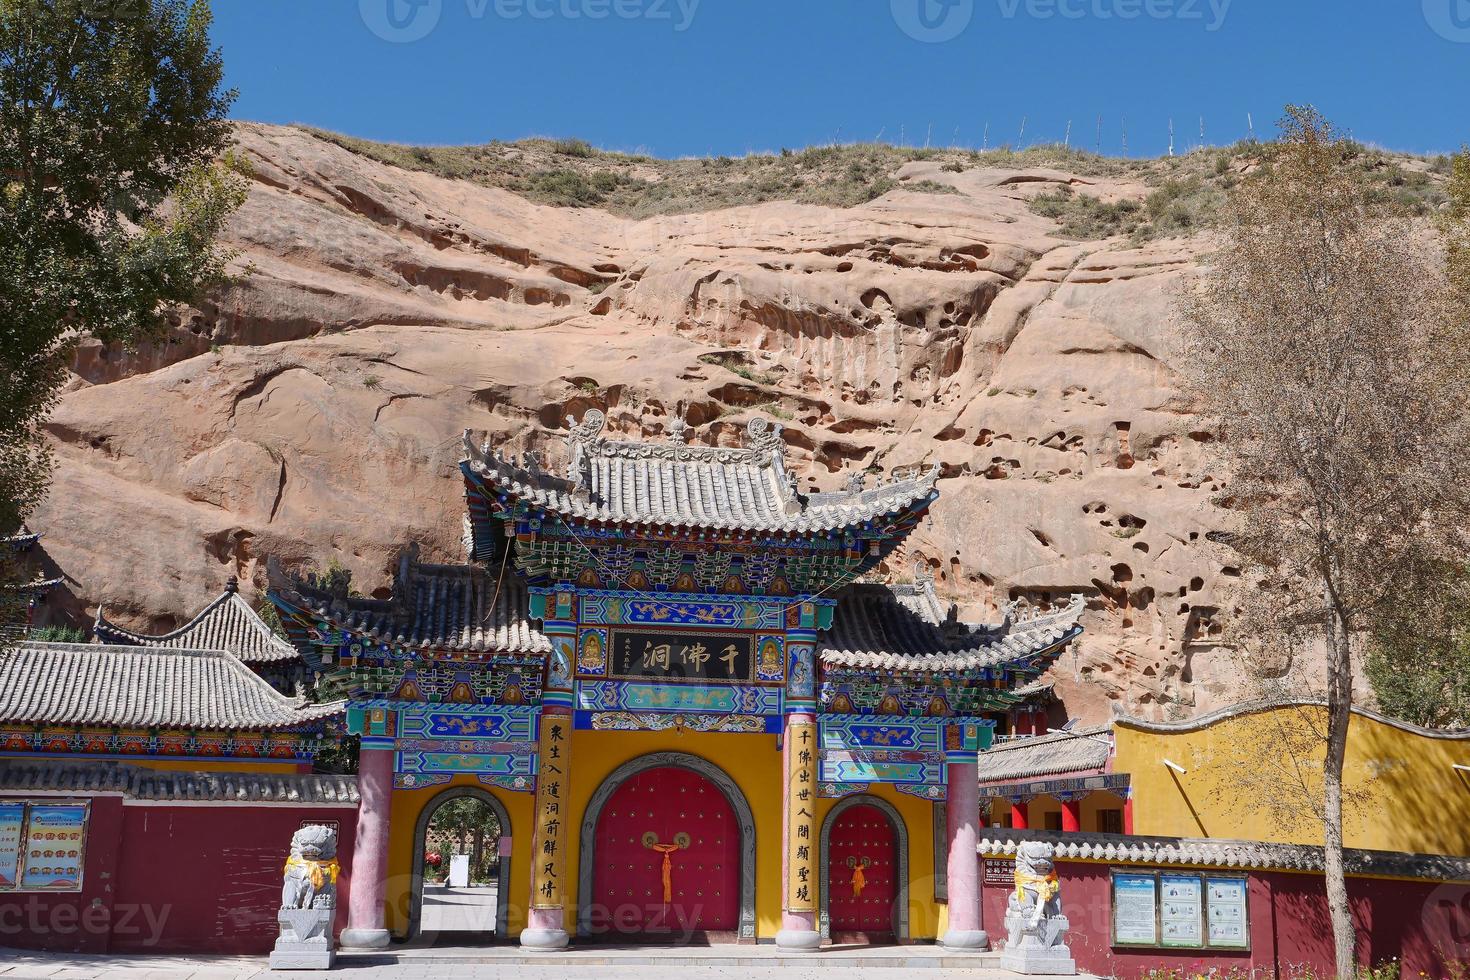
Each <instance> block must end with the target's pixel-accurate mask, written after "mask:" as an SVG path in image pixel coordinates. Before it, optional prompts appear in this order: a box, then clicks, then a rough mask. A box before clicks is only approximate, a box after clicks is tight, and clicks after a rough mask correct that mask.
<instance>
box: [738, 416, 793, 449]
mask: <svg viewBox="0 0 1470 980" xmlns="http://www.w3.org/2000/svg"><path fill="white" fill-rule="evenodd" d="M781 433H782V429H781V423H780V422H775V423H772V422H770V421H768V420H767V419H765V418H763V417H761V416H759V415H757V416H756V417H755V418H753V419H751V420H750V421H749V422H747V423H746V425H745V440H744V441H745V448H746V449H749V450H750V451H751V452H752V453H754V454H757V455H762V456H775V457H776V458H777V459H780V458H783V457H784V456H785V455H786V438H785V436H783V435H782V434H781Z"/></svg>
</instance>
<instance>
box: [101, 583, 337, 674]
mask: <svg viewBox="0 0 1470 980" xmlns="http://www.w3.org/2000/svg"><path fill="white" fill-rule="evenodd" d="M92 632H93V634H94V635H95V636H96V638H97V640H98V641H99V642H101V643H110V644H115V645H118V646H141V647H156V648H160V649H170V650H225V651H228V652H229V653H232V654H234V655H235V657H236V658H237V659H239V660H240V661H241V662H242V663H244V664H246V665H248V666H249V667H250V668H251V669H252V670H254V671H255V672H256V673H257V674H259V675H260V676H261V677H263V678H265V679H266V681H267V682H269V683H270V685H271V686H272V687H274V688H275V689H276V690H278V691H282V692H284V693H290V694H295V693H299V692H298V689H299V688H302V687H304V686H306V684H307V681H308V677H307V672H306V669H305V665H304V664H303V663H302V660H301V654H300V653H298V652H297V650H296V648H295V647H294V646H292V645H291V644H290V643H289V642H287V641H286V640H284V639H282V638H281V637H280V636H277V635H276V633H275V631H274V630H272V629H271V628H270V626H269V625H267V624H266V622H265V621H264V620H263V619H261V618H260V614H259V613H257V612H256V611H255V610H254V609H252V608H251V606H250V603H249V602H248V601H246V599H245V597H244V596H242V595H241V594H240V584H239V580H238V579H236V578H235V577H234V576H233V575H231V576H230V578H229V580H228V581H227V582H226V583H225V590H224V591H223V592H221V593H220V594H219V596H218V597H216V598H215V599H213V600H212V601H210V602H209V604H208V605H206V606H205V607H204V608H203V609H201V610H200V611H199V612H198V613H197V614H196V615H195V616H194V617H193V618H192V619H190V620H189V621H188V622H187V623H185V624H184V625H182V626H180V627H179V628H178V629H175V630H171V631H169V632H167V633H160V634H148V633H138V632H135V631H133V630H129V629H126V628H124V627H122V626H118V625H117V624H115V623H112V622H111V621H109V620H108V618H107V613H106V611H105V610H104V609H103V608H102V607H101V606H98V607H97V617H96V621H95V622H94V623H93V624H92Z"/></svg>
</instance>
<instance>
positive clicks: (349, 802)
mask: <svg viewBox="0 0 1470 980" xmlns="http://www.w3.org/2000/svg"><path fill="white" fill-rule="evenodd" d="M48 790H49V791H51V792H61V793H89V794H96V793H117V794H119V795H121V796H123V797H125V798H127V799H134V800H156V801H164V802H172V801H180V802H182V801H193V800H210V801H212V802H224V803H299V804H303V805H307V804H309V805H317V806H334V805H336V806H356V805H357V804H358V803H359V802H360V798H359V796H358V793H357V777H356V776H328V775H321V776H308V775H287V774H283V773H253V772H218V773H215V772H185V771H164V770H158V769H148V768H145V767H143V766H130V765H126V764H122V763H112V762H83V761H80V760H77V761H73V760H70V759H57V760H47V761H44V762H40V761H38V762H29V761H27V762H21V761H15V760H9V761H6V762H5V763H3V764H0V791H6V792H12V793H35V792H41V791H48Z"/></svg>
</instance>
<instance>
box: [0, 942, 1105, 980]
mask: <svg viewBox="0 0 1470 980" xmlns="http://www.w3.org/2000/svg"><path fill="white" fill-rule="evenodd" d="M502 949H504V948H502ZM921 950H922V951H923V952H921ZM665 953H666V954H667V956H668V957H669V959H671V960H673V961H675V964H673V965H668V966H662V965H660V966H651V965H648V961H649V958H650V957H655V958H662V956H663V955H664V954H665ZM526 959H527V958H526V957H524V956H518V955H515V954H514V953H512V952H510V951H509V950H507V951H505V952H498V951H497V950H467V949H455V950H416V951H406V952H403V953H396V954H389V955H370V956H345V957H341V958H340V959H339V961H338V967H337V969H336V970H335V971H333V974H332V975H333V976H336V977H339V978H341V980H387V978H404V980H442V978H444V977H445V976H450V975H452V976H453V977H454V978H455V980H459V978H467V980H568V978H588V980H823V978H835V977H838V976H840V974H839V973H837V972H836V971H837V970H842V969H848V970H851V969H860V970H861V975H862V978H863V980H915V977H914V971H915V969H916V968H920V969H922V973H921V974H920V977H922V978H923V980H960V978H964V980H1013V978H1014V977H1015V976H1016V975H1015V974H1013V973H1006V972H1003V971H1000V970H997V969H994V959H993V958H991V957H977V958H976V959H975V961H974V962H975V964H976V965H975V967H970V968H966V967H959V966H956V965H954V964H955V962H956V958H955V957H953V956H945V955H943V951H942V950H934V949H933V947H927V948H926V947H907V948H904V949H893V950H868V951H834V952H831V953H822V954H817V955H816V956H815V957H807V958H791V957H781V956H779V955H778V954H777V953H776V952H775V950H774V949H770V950H769V951H767V948H766V947H756V948H755V949H753V950H751V951H750V953H749V954H748V955H746V954H744V953H742V954H741V955H740V956H739V957H735V956H733V955H730V954H729V953H728V952H726V951H725V950H720V949H718V948H716V949H708V950H667V951H660V952H653V951H646V950H645V951H623V950H602V951H592V950H588V951H585V952H583V953H581V954H580V955H579V954H578V953H573V954H571V955H560V956H556V957H554V958H553V957H549V956H548V957H544V959H543V958H541V957H538V958H537V962H534V963H529V964H528V963H527V962H526ZM619 960H623V961H624V962H621V963H620V962H618V961H619ZM701 960H705V961H707V962H706V963H704V964H700V963H699V961H701ZM543 962H544V965H543ZM961 962H963V961H961ZM313 975H314V974H312V973H300V972H297V973H272V972H271V971H270V969H269V968H268V967H267V965H266V961H265V959H264V958H263V957H262V958H253V957H186V956H79V955H61V954H58V955H51V954H44V953H30V952H23V951H19V950H7V949H0V978H3V980H11V978H34V980H265V978H274V977H280V978H288V977H296V978H300V980H309V978H310V977H312V976H313ZM1083 980H1086V978H1083Z"/></svg>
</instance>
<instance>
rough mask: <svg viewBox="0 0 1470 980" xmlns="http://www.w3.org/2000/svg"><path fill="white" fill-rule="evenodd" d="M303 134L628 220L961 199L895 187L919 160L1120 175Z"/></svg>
mask: <svg viewBox="0 0 1470 980" xmlns="http://www.w3.org/2000/svg"><path fill="white" fill-rule="evenodd" d="M307 131H308V132H310V133H311V134H312V135H314V136H316V137H318V138H320V139H324V140H327V141H328V142H331V143H335V144H336V145H338V146H340V147H342V148H343V149H346V150H349V151H351V152H353V153H356V154H358V155H359V156H364V157H367V158H368V159H370V160H376V161H378V162H380V163H386V164H390V165H392V166H395V167H403V168H404V169H406V170H417V171H422V172H425V173H431V174H435V175H437V176H440V177H447V178H451V179H455V180H468V181H473V182H475V183H478V184H483V185H485V186H488V187H499V188H502V189H504V190H508V191H511V192H513V193H516V194H520V195H522V196H524V197H526V198H529V199H530V200H532V201H536V202H537V203H540V204H551V205H556V206H561V207H598V208H602V209H603V210H606V211H610V212H612V213H614V214H619V215H624V216H627V217H632V218H645V217H651V216H654V215H660V214H693V213H699V212H703V211H715V210H719V209H721V208H731V207H739V206H742V205H750V204H763V203H766V202H768V201H795V202H797V203H800V204H821V205H827V206H830V207H852V206H854V205H858V204H864V203H866V202H868V201H871V200H873V199H874V198H877V197H881V196H882V195H884V194H886V193H888V192H889V191H891V190H895V189H902V190H906V191H911V192H914V193H920V194H955V193H958V192H957V191H956V190H955V189H954V188H952V187H950V186H949V185H948V184H944V183H941V182H939V181H934V180H905V181H900V180H899V179H898V171H899V169H900V168H902V167H903V165H904V164H906V163H911V162H913V161H916V160H935V161H939V162H941V163H943V164H944V169H945V170H946V171H949V172H954V173H959V172H963V171H965V170H968V169H971V168H974V167H1056V168H1058V169H1065V170H1068V171H1069V172H1071V173H1077V174H1083V175H1101V174H1108V173H1118V172H1122V171H1121V169H1119V167H1118V162H1117V161H1111V160H1108V159H1107V158H1106V157H1100V156H1096V155H1094V154H1090V153H1084V152H1082V151H1079V150H1068V149H1066V148H1063V147H1053V146H1037V147H1031V148H1028V149H1026V150H1021V151H1011V150H990V151H987V152H980V151H972V150H963V149H938V148H919V147H900V146H892V145H889V144H887V143H851V144H844V145H834V146H818V147H812V148H810V149H806V150H781V151H780V152H779V153H752V154H748V155H746V156H742V157H728V156H719V157H694V158H683V159H677V160H663V159H659V158H656V157H650V156H645V155H641V154H634V153H617V152H612V151H608V150H599V149H596V148H595V147H593V146H592V145H591V144H589V143H587V142H585V141H583V140H571V139H559V140H551V139H528V140H520V141H517V142H514V143H505V142H494V143H485V144H482V145H478V146H405V145H402V144H397V143H377V142H373V141H371V140H363V139H357V138H356V137H352V136H343V135H341V134H340V133H332V132H328V131H326V130H321V129H312V128H307Z"/></svg>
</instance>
